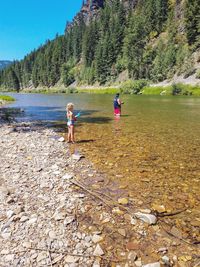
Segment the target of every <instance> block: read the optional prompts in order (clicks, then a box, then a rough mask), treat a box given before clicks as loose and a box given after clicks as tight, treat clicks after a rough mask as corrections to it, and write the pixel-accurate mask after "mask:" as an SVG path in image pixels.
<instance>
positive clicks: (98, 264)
mask: <svg viewBox="0 0 200 267" xmlns="http://www.w3.org/2000/svg"><path fill="white" fill-rule="evenodd" d="M92 267H101V265H100V261H99V260H95V262H94V263H93V265H92Z"/></svg>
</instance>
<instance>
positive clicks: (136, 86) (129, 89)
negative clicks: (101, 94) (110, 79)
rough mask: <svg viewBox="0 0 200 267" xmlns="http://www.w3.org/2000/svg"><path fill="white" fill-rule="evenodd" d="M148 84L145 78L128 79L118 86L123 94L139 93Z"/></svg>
mask: <svg viewBox="0 0 200 267" xmlns="http://www.w3.org/2000/svg"><path fill="white" fill-rule="evenodd" d="M147 85H148V81H147V80H136V81H133V80H128V81H126V82H124V83H122V85H121V86H120V92H121V93H123V94H139V93H140V91H141V90H142V89H143V88H144V87H145V86H147Z"/></svg>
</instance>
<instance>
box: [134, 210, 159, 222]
mask: <svg viewBox="0 0 200 267" xmlns="http://www.w3.org/2000/svg"><path fill="white" fill-rule="evenodd" d="M134 215H135V216H136V218H138V219H140V220H142V221H143V222H146V223H148V224H156V222H157V218H156V216H155V215H152V214H145V213H141V212H137V213H134Z"/></svg>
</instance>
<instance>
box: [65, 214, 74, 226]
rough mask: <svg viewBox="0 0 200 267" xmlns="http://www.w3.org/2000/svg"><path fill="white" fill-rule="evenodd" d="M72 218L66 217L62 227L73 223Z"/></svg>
mask: <svg viewBox="0 0 200 267" xmlns="http://www.w3.org/2000/svg"><path fill="white" fill-rule="evenodd" d="M74 219H75V218H74V216H68V217H66V218H65V220H64V225H65V226H67V225H68V224H70V223H72V222H73V221H74Z"/></svg>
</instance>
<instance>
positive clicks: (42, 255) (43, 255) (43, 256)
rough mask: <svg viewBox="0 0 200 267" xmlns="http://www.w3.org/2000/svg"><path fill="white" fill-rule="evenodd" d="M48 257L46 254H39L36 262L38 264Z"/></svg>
mask: <svg viewBox="0 0 200 267" xmlns="http://www.w3.org/2000/svg"><path fill="white" fill-rule="evenodd" d="M47 257H48V255H47V252H40V253H39V254H38V256H37V262H40V261H42V260H44V259H46V258H47Z"/></svg>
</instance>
